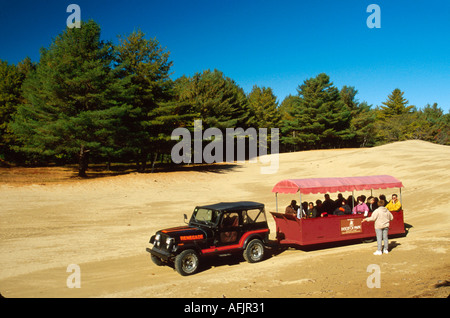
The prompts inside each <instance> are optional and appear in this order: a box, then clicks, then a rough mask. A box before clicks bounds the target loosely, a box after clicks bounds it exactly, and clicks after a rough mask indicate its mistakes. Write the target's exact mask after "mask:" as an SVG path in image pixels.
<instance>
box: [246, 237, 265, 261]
mask: <svg viewBox="0 0 450 318" xmlns="http://www.w3.org/2000/svg"><path fill="white" fill-rule="evenodd" d="M263 257H264V244H263V243H262V242H261V240H259V239H254V240H252V241H250V243H248V244H247V247H246V248H245V250H244V259H245V260H246V261H247V262H249V263H256V262H259V261H261V260H262V259H263Z"/></svg>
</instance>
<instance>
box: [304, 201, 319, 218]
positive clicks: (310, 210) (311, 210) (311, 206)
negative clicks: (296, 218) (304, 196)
mask: <svg viewBox="0 0 450 318" xmlns="http://www.w3.org/2000/svg"><path fill="white" fill-rule="evenodd" d="M317 216H318V213H317V209H316V208H315V207H314V203H312V202H309V203H308V210H306V217H307V218H308V219H311V218H316V217H317Z"/></svg>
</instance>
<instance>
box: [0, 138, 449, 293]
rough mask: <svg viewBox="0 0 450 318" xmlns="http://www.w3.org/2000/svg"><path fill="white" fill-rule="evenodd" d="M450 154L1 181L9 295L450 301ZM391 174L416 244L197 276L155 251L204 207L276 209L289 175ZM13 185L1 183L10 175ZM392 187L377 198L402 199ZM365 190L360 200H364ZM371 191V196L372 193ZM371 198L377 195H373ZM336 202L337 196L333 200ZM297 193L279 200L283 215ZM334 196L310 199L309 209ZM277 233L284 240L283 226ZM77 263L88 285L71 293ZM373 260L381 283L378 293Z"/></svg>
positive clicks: (2, 279)
mask: <svg viewBox="0 0 450 318" xmlns="http://www.w3.org/2000/svg"><path fill="white" fill-rule="evenodd" d="M449 158H450V147H446V146H440V145H435V144H431V143H427V142H422V141H406V142H398V143H393V144H389V145H385V146H381V147H375V148H370V149H339V150H316V151H306V152H297V153H288V154H280V156H279V159H280V162H279V169H278V172H277V173H275V174H270V175H262V174H261V173H260V168H261V166H263V164H262V163H260V162H258V163H248V162H247V163H241V164H226V165H220V164H218V165H217V166H216V167H215V169H213V170H206V171H178V172H166V173H158V174H129V175H123V176H114V177H106V178H99V179H89V180H70V181H69V182H67V181H66V182H36V183H35V184H28V185H22V186H17V185H12V184H10V183H8V182H7V181H5V180H3V181H2V180H0V255H1V256H0V293H1V294H2V295H3V296H5V297H222V296H226V297H283V298H286V297H415V296H416V297H447V296H448V295H449V293H450V287H449V282H450V257H449V255H448V249H449V242H450V226H449V224H450V219H449V209H448V206H449V203H450V202H449V201H450V191H449V190H450V161H449ZM376 174H389V175H393V176H395V177H397V178H398V179H400V180H401V181H402V182H403V184H404V186H405V188H404V189H403V190H402V200H403V206H404V209H405V222H406V223H407V224H408V225H410V226H411V228H410V229H409V233H408V235H407V236H406V237H401V238H395V239H392V240H391V249H392V250H391V253H390V254H388V255H382V256H374V255H372V253H373V251H374V250H375V249H376V242H374V243H369V244H354V245H343V246H338V247H333V248H326V249H318V250H312V251H305V250H295V249H289V250H286V251H283V252H281V253H275V254H274V255H272V256H271V257H269V258H268V259H266V260H265V261H263V262H260V263H256V264H248V263H245V262H244V261H243V260H240V259H237V260H236V259H235V258H230V257H225V258H220V259H218V260H217V261H216V262H211V263H207V264H206V266H204V267H203V269H202V270H201V271H200V272H199V273H198V274H196V275H193V276H189V277H181V276H180V275H179V274H178V273H177V272H175V271H174V270H173V269H171V268H170V267H157V266H155V265H154V264H153V263H152V262H151V261H150V257H149V255H148V253H146V252H145V248H146V247H147V246H149V244H148V240H149V237H150V236H151V235H153V234H154V232H155V231H156V230H158V229H161V228H165V227H173V226H178V225H182V224H183V217H182V215H183V213H186V214H190V213H191V211H192V210H193V208H194V206H195V205H197V204H206V203H215V202H218V201H235V200H254V201H260V202H263V203H265V204H266V207H267V211H274V210H275V196H274V194H272V193H271V189H272V187H273V185H274V184H275V183H276V182H278V181H279V180H281V179H286V178H309V177H341V176H359V175H376ZM0 178H1V176H0ZM392 191H396V192H397V190H388V191H384V192H383V191H382V192H375V193H374V194H381V193H384V194H386V195H388V196H390V194H392ZM358 194H359V193H358ZM361 194H362V193H361ZM364 194H366V195H367V193H364ZM331 196H332V198H334V197H335V196H336V194H331ZM295 198H296V196H290V195H279V202H280V208H281V209H284V207H285V206H286V205H287V204H288V203H289V202H290V200H291V199H295ZM318 198H321V199H322V198H323V196H322V195H311V196H306V197H305V198H304V199H305V200H308V201H312V200H316V199H318ZM268 218H269V226H270V228H271V232H272V234H271V236H272V238H274V233H275V223H274V221H273V219H272V218H271V216H270V215H268ZM70 264H77V265H79V266H80V270H81V288H72V289H70V288H68V287H67V285H66V281H67V278H68V277H69V275H70V274H71V273H68V272H67V267H68V265H70ZM370 264H376V265H378V266H380V269H381V287H380V288H368V287H367V284H366V280H367V278H368V276H369V275H370V274H371V273H369V272H367V267H368V266H369V265H370Z"/></svg>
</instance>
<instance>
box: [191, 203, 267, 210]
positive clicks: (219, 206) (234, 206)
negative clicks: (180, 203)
mask: <svg viewBox="0 0 450 318" xmlns="http://www.w3.org/2000/svg"><path fill="white" fill-rule="evenodd" d="M198 208H204V209H211V210H218V211H238V210H250V209H264V204H263V203H259V202H253V201H238V202H220V203H216V204H210V205H202V206H198Z"/></svg>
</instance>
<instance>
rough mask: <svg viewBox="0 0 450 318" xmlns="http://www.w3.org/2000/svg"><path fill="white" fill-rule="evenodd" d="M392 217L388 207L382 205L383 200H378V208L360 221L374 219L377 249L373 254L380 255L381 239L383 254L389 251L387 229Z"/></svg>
mask: <svg viewBox="0 0 450 318" xmlns="http://www.w3.org/2000/svg"><path fill="white" fill-rule="evenodd" d="M393 219H394V216H393V215H392V213H391V212H389V210H388V209H386V208H385V207H384V200H380V201H378V209H376V210H375V211H373V213H372V215H371V216H370V217H368V218H365V219H364V220H362V222H369V221H375V233H376V235H377V243H378V249H377V251H376V252H375V253H373V255H381V254H382V252H381V246H382V241H384V251H383V253H384V254H387V253H389V251H388V247H389V241H388V231H389V223H390V221H392V220H393Z"/></svg>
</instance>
